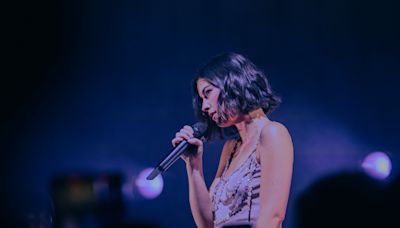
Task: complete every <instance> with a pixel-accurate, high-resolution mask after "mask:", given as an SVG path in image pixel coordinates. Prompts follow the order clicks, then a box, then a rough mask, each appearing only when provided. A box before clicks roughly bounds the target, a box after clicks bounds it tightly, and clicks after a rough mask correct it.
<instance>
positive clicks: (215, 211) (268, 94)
mask: <svg viewBox="0 0 400 228" xmlns="http://www.w3.org/2000/svg"><path fill="white" fill-rule="evenodd" d="M279 103H280V98H279V97H277V96H276V95H275V94H274V93H273V91H272V89H271V86H270V85H269V82H268V80H267V78H266V76H265V74H264V73H263V72H262V71H261V70H259V69H258V68H257V67H256V66H255V65H254V64H253V63H252V62H251V61H250V60H249V59H247V58H246V57H244V56H242V55H240V54H236V53H225V54H222V55H219V56H216V57H214V58H213V59H211V60H210V61H209V62H208V63H207V64H205V65H204V66H203V67H202V68H201V69H200V70H199V72H198V74H197V76H196V77H195V79H194V80H193V106H194V110H195V113H196V115H197V117H198V118H199V120H200V121H203V122H206V123H207V124H208V129H207V131H206V133H205V136H204V138H203V140H200V139H197V138H195V137H193V129H192V128H191V127H190V126H184V127H183V128H182V129H181V130H180V131H179V132H177V133H176V135H175V138H173V139H172V145H173V146H176V145H177V144H178V143H179V142H181V141H182V140H186V141H187V142H188V143H189V144H192V145H195V146H197V151H195V152H194V153H193V152H187V153H184V154H183V155H182V156H181V158H182V159H183V160H184V161H185V163H186V170H187V175H188V182H189V202H190V208H191V211H192V214H193V217H194V220H195V223H196V225H197V226H198V227H216V228H222V227H230V226H232V227H234V225H249V226H248V227H251V226H252V227H256V228H279V227H282V222H283V220H284V218H285V213H286V207H287V202H288V197H289V191H290V184H291V178H292V169H293V144H292V140H291V137H290V135H289V133H288V130H287V128H286V127H285V126H284V125H283V124H281V123H278V122H276V121H273V120H271V119H269V118H268V117H267V115H268V114H269V113H271V112H272V111H273V110H274V109H275V108H276V107H277V106H278V105H279ZM215 139H225V140H226V142H225V144H224V147H223V149H222V152H221V156H220V161H219V166H218V169H217V173H216V176H215V179H214V181H213V182H212V184H211V186H210V188H209V189H207V186H206V184H205V181H204V176H203V141H211V140H215Z"/></svg>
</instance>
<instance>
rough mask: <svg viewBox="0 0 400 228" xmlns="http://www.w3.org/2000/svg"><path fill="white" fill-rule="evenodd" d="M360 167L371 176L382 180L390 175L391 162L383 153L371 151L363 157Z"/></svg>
mask: <svg viewBox="0 0 400 228" xmlns="http://www.w3.org/2000/svg"><path fill="white" fill-rule="evenodd" d="M362 167H363V168H364V171H365V172H366V173H367V174H368V175H370V176H371V177H374V178H377V179H381V180H383V179H385V178H387V177H388V176H389V175H390V172H391V170H392V162H391V160H390V158H389V157H388V156H387V155H386V154H385V153H383V152H373V153H370V154H368V155H367V156H366V157H365V158H364V161H363V163H362Z"/></svg>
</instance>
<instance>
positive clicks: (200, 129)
mask: <svg viewBox="0 0 400 228" xmlns="http://www.w3.org/2000/svg"><path fill="white" fill-rule="evenodd" d="M192 128H193V131H194V132H193V137H195V138H200V137H202V136H203V135H204V134H205V133H206V131H207V128H208V125H207V123H204V122H197V123H195V124H193V125H192Z"/></svg>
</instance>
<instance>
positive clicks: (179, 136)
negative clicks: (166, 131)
mask: <svg viewBox="0 0 400 228" xmlns="http://www.w3.org/2000/svg"><path fill="white" fill-rule="evenodd" d="M192 139H194V138H193V129H192V127H190V126H188V125H185V126H184V127H183V128H182V129H181V130H180V131H179V132H177V133H176V134H175V138H174V139H172V141H171V143H172V146H174V147H175V145H177V144H178V143H180V142H181V141H182V140H186V141H187V142H188V143H190V144H193V145H196V146H200V145H202V142H201V140H199V139H196V140H192Z"/></svg>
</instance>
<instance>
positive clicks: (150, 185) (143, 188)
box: [136, 168, 164, 199]
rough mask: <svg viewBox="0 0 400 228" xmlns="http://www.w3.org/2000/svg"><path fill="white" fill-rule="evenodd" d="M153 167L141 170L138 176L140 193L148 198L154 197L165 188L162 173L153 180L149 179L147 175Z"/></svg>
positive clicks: (137, 181) (137, 185)
mask: <svg viewBox="0 0 400 228" xmlns="http://www.w3.org/2000/svg"><path fill="white" fill-rule="evenodd" d="M152 170H153V168H146V169H144V170H143V171H141V172H140V174H139V176H138V177H137V178H136V187H137V188H138V191H139V193H140V194H141V195H142V196H143V197H144V198H147V199H153V198H156V197H157V196H159V195H160V194H161V192H162V190H163V186H164V181H163V179H162V176H161V175H158V176H157V177H156V178H154V179H153V180H147V179H146V177H147V176H148V175H149V174H150V173H151V171H152Z"/></svg>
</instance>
